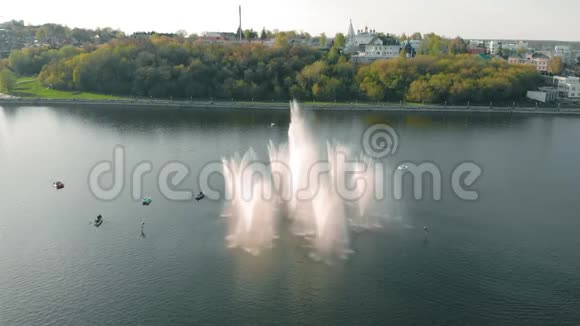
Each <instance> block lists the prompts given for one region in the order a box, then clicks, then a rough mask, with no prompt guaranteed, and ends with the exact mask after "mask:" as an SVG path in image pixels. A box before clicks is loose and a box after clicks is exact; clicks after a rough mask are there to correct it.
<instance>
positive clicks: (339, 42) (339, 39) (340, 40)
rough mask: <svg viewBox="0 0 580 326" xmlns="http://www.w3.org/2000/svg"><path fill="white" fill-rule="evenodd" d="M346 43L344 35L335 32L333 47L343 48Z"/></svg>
mask: <svg viewBox="0 0 580 326" xmlns="http://www.w3.org/2000/svg"><path fill="white" fill-rule="evenodd" d="M345 45H346V38H345V37H344V34H342V33H337V34H336V35H335V36H334V47H335V48H337V49H343V48H344V47H345Z"/></svg>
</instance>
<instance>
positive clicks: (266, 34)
mask: <svg viewBox="0 0 580 326" xmlns="http://www.w3.org/2000/svg"><path fill="white" fill-rule="evenodd" d="M267 38H268V33H267V32H266V27H264V28H262V33H260V39H261V40H262V41H263V40H265V39H267Z"/></svg>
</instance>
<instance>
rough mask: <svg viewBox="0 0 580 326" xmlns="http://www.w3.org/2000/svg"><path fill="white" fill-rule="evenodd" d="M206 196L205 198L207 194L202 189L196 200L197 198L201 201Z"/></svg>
mask: <svg viewBox="0 0 580 326" xmlns="http://www.w3.org/2000/svg"><path fill="white" fill-rule="evenodd" d="M204 198H205V194H204V193H203V191H200V192H199V194H197V196H195V200H197V201H200V200H202V199H204Z"/></svg>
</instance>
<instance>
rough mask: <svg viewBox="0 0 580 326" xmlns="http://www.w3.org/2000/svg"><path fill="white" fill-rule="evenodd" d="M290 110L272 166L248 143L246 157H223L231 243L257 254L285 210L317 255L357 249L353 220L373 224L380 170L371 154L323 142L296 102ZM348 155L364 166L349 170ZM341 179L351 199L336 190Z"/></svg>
mask: <svg viewBox="0 0 580 326" xmlns="http://www.w3.org/2000/svg"><path fill="white" fill-rule="evenodd" d="M290 110H291V122H290V126H289V129H288V143H287V144H281V145H276V144H275V143H274V142H272V141H270V142H269V144H268V155H269V163H268V165H266V164H263V163H262V164H260V163H259V162H258V158H257V156H256V154H255V152H254V150H253V149H251V148H250V149H249V150H248V151H247V152H246V153H245V154H244V155H243V156H240V155H239V154H238V153H236V154H234V156H233V157H232V158H224V159H223V167H224V177H225V185H226V186H225V188H226V195H227V199H228V206H227V208H226V210H227V211H229V214H227V215H228V216H230V221H231V222H230V233H229V234H228V236H227V237H226V239H227V240H228V243H229V246H230V247H241V248H243V249H245V250H246V251H248V252H250V253H252V254H254V255H258V254H259V253H260V251H261V250H263V249H265V248H269V247H271V246H272V245H273V242H274V240H275V239H276V238H277V237H278V231H277V227H278V225H279V224H280V223H279V222H278V218H279V217H280V216H282V215H284V216H287V218H288V219H289V220H290V225H291V229H290V230H291V232H292V233H293V234H294V235H295V236H298V237H302V238H303V239H305V241H307V243H308V245H307V247H308V248H310V249H311V252H310V253H309V256H310V257H311V258H312V259H314V260H317V261H324V262H327V263H332V261H333V259H335V258H341V259H345V258H347V257H348V255H349V254H352V253H353V251H352V249H351V246H350V230H349V226H350V225H349V222H350V223H351V224H352V225H355V226H358V227H365V228H370V227H372V226H373V225H375V223H374V222H373V221H372V220H371V219H370V218H369V214H368V207H369V205H370V204H371V201H372V198H373V191H374V187H373V185H374V184H375V178H376V177H377V175H375V172H374V171H372V170H373V169H372V168H371V167H370V166H371V165H372V160H371V159H370V158H367V157H365V156H364V155H362V156H355V155H354V154H353V152H354V151H353V149H352V148H351V147H349V146H346V145H343V144H339V143H337V142H334V141H327V142H326V146H321V143H322V142H321V141H320V139H317V138H316V137H315V136H314V134H313V132H312V130H313V129H312V127H311V126H310V123H309V121H308V119H307V118H306V116H305V115H304V114H303V112H302V111H301V109H300V107H299V106H298V104H297V103H296V102H292V103H291V105H290ZM353 157H354V158H355V159H353ZM347 159H348V163H347ZM351 161H353V162H354V165H352V166H354V167H355V168H356V169H357V170H360V173H355V175H349V174H348V173H347V172H351V171H349V170H350V169H351V167H352V166H349V164H351ZM266 166H267V168H264V167H266ZM343 185H349V186H350V187H351V188H353V189H354V192H353V195H354V198H345V196H344V194H342V193H341V192H340V191H339V189H341V188H340V187H341V186H343ZM347 215H348V216H347Z"/></svg>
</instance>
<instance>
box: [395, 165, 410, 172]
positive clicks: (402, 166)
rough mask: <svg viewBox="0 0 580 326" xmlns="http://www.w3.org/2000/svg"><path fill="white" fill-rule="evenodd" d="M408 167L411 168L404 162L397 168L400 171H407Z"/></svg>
mask: <svg viewBox="0 0 580 326" xmlns="http://www.w3.org/2000/svg"><path fill="white" fill-rule="evenodd" d="M408 169H409V166H408V165H407V164H402V165H399V166H398V167H397V170H399V171H407V170H408Z"/></svg>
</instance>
